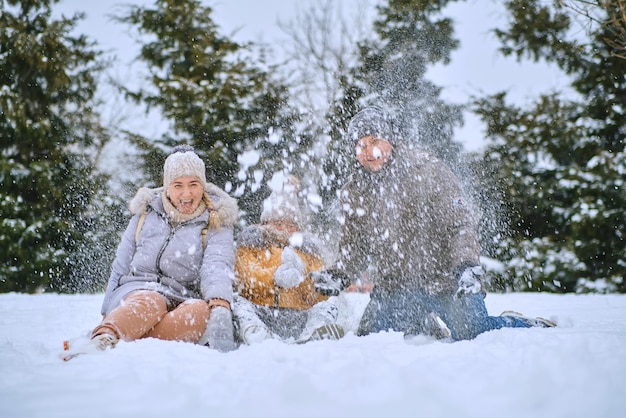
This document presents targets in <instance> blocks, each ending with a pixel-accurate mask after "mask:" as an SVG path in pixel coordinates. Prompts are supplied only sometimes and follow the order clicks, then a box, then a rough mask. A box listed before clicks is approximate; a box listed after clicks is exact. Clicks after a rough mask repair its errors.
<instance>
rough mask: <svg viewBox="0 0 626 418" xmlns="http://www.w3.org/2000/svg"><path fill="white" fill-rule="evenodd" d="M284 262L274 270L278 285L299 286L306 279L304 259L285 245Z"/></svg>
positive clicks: (286, 286)
mask: <svg viewBox="0 0 626 418" xmlns="http://www.w3.org/2000/svg"><path fill="white" fill-rule="evenodd" d="M281 260H282V262H283V263H282V264H281V265H280V266H278V268H277V269H276V271H275V272H274V283H276V286H279V287H282V288H285V289H288V288H290V287H294V286H298V285H299V284H300V283H302V281H303V280H304V270H305V266H304V261H302V259H301V258H300V257H299V256H298V254H296V252H295V251H294V250H293V248H291V247H285V248H284V249H283V254H282V256H281Z"/></svg>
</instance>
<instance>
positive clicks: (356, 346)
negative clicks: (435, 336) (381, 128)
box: [0, 294, 626, 418]
mask: <svg viewBox="0 0 626 418" xmlns="http://www.w3.org/2000/svg"><path fill="white" fill-rule="evenodd" d="M359 297H361V299H358V298H359ZM363 297H364V296H362V295H361V296H359V295H350V298H351V299H349V301H351V302H355V304H353V305H347V306H352V307H354V312H355V313H356V314H357V315H356V316H358V313H359V312H360V309H361V308H362V304H363V302H366V300H364V299H363ZM354 298H357V299H354ZM101 301H102V295H56V294H43V295H22V294H0V417H6V418H20V417H46V418H52V417H63V418H72V417H77V418H79V417H80V418H85V417H94V418H98V417H108V418H113V417H115V418H118V417H134V418H140V417H152V418H157V417H180V418H183V417H185V418H187V417H190V418H191V417H220V418H223V417H246V418H256V417H272V418H279V417H291V418H295V417H346V418H347V417H350V418H352V417H359V418H361V417H376V418H380V417H430V418H432V417H451V418H452V417H454V418H462V417H476V418H490V417H493V418H502V417H508V418H516V417H532V418H543V417H546V418H548V417H549V418H558V417H563V418H565V417H567V418H575V417H581V418H587V417H593V418H603V417H607V418H608V417H611V418H612V417H615V418H618V417H623V416H626V396H625V395H626V295H584V296H583V295H549V294H506V295H498V294H490V295H489V296H488V297H487V306H488V308H489V311H490V312H491V313H492V314H499V313H500V312H501V311H502V310H505V309H514V310H517V311H521V312H523V313H525V314H527V315H533V316H546V317H549V318H552V319H556V320H557V321H558V322H559V324H560V326H559V327H558V328H556V329H507V330H499V331H494V332H489V333H485V334H482V335H480V336H479V337H478V338H476V339H475V340H473V341H464V342H456V343H442V342H437V341H433V340H429V339H425V338H416V339H413V340H410V341H406V340H404V338H403V337H402V335H400V334H398V333H380V334H376V335H371V336H368V337H356V336H354V335H353V334H349V335H347V336H346V337H345V338H344V339H343V340H340V341H320V342H313V343H309V344H306V345H287V344H284V343H280V342H276V341H267V342H264V343H262V344H260V345H256V346H252V347H241V348H240V349H238V350H237V351H234V352H231V353H226V354H223V353H219V352H215V351H212V350H209V349H207V348H205V347H201V346H195V345H192V344H185V343H176V342H166V341H158V340H153V339H150V340H140V341H136V342H131V343H125V342H121V343H120V344H119V345H118V347H117V348H115V349H114V350H112V351H109V352H106V353H100V354H94V355H86V356H82V357H79V358H76V359H74V360H72V361H70V362H63V361H60V360H59V358H58V357H57V356H58V354H59V352H60V349H61V345H62V341H63V340H64V339H66V338H68V337H73V336H76V335H79V334H81V333H83V332H87V331H88V330H89V329H90V328H92V327H93V326H94V325H95V324H96V323H97V322H98V321H99V319H100V318H99V308H100V303H101ZM355 306H356V307H355ZM346 312H347V313H346ZM342 318H343V320H344V323H345V324H346V326H348V327H351V326H354V324H355V323H356V319H355V315H351V314H350V312H349V311H344V314H343V316H342Z"/></svg>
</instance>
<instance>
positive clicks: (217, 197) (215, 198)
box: [128, 182, 239, 227]
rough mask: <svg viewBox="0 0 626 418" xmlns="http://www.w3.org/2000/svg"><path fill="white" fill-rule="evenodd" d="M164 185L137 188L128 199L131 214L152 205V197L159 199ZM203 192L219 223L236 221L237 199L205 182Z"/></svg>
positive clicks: (226, 225)
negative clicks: (207, 197)
mask: <svg viewBox="0 0 626 418" xmlns="http://www.w3.org/2000/svg"><path fill="white" fill-rule="evenodd" d="M163 190H164V187H157V188H148V187H142V188H140V189H139V190H137V193H136V194H135V196H134V197H133V198H132V199H131V200H130V203H129V205H128V207H129V209H130V212H131V213H132V214H133V215H138V214H141V213H143V212H145V211H146V210H147V209H148V207H154V204H153V203H152V202H153V201H154V199H157V198H158V199H160V198H161V194H162V193H163ZM204 191H205V193H206V194H207V195H208V196H209V198H210V199H211V201H212V202H213V210H214V211H215V213H217V216H218V219H219V223H220V225H222V226H225V227H232V226H234V225H235V223H236V222H237V216H238V212H239V207H238V206H237V200H236V199H234V198H232V197H231V196H229V195H228V193H226V192H225V191H223V190H222V189H220V188H219V187H217V186H216V185H214V184H213V183H208V182H207V183H206V187H205V189H204Z"/></svg>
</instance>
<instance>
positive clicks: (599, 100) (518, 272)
mask: <svg viewBox="0 0 626 418" xmlns="http://www.w3.org/2000/svg"><path fill="white" fill-rule="evenodd" d="M563 3H564V2H554V3H553V4H548V3H546V2H544V1H538V0H514V1H512V0H511V1H507V2H506V7H507V9H508V11H509V15H510V21H509V26H508V27H507V28H506V29H504V30H498V31H496V34H497V36H498V37H499V39H500V41H501V42H502V47H501V51H502V53H503V54H505V55H513V56H515V57H517V58H518V59H519V60H521V59H524V58H528V59H531V60H534V61H539V60H543V61H545V62H548V63H552V64H555V65H557V66H558V67H559V68H560V69H561V70H563V72H564V73H565V74H567V75H568V76H569V78H570V79H571V88H572V90H573V91H574V92H575V94H565V93H564V92H555V93H550V94H545V95H542V96H540V97H538V98H537V99H536V100H535V101H534V103H532V104H530V105H528V106H526V107H521V106H515V105H512V104H510V103H507V101H506V94H505V93H499V94H495V95H492V96H490V97H485V98H482V99H480V100H477V101H476V110H477V112H478V113H479V114H480V115H481V117H482V118H483V120H484V121H485V122H486V123H487V125H488V134H489V138H490V145H489V148H488V150H487V152H486V158H487V159H488V160H490V161H492V162H497V164H498V166H499V170H498V173H497V176H498V179H499V181H501V182H502V183H503V184H505V185H506V192H507V198H506V200H507V201H508V203H509V204H510V206H511V209H512V213H513V214H514V215H513V218H512V219H511V225H512V227H513V228H514V231H515V234H514V235H513V236H512V237H511V238H510V239H508V240H504V241H503V242H502V243H501V247H502V254H503V256H505V259H506V261H507V262H506V267H507V269H506V270H507V271H506V274H509V275H511V276H512V277H513V278H514V280H513V282H512V283H510V284H511V286H512V287H513V288H514V289H532V290H549V291H556V292H572V291H576V292H585V291H615V290H617V291H620V292H624V291H626V284H625V283H624V277H625V276H626V245H625V241H624V233H623V231H624V230H625V228H626V212H625V211H624V208H625V207H626V194H625V193H624V180H625V179H626V177H625V176H626V160H625V158H624V157H625V154H624V134H625V132H626V117H625V108H624V103H626V76H625V75H626V60H625V59H623V58H621V57H620V56H619V54H616V53H615V46H614V45H612V44H611V43H610V42H609V43H607V42H606V40H607V39H615V37H614V34H615V33H616V31H619V30H620V28H619V27H616V26H615V25H617V24H619V22H618V23H616V21H615V19H614V16H616V15H619V13H620V10H619V9H618V4H617V3H616V2H604V1H603V2H585V4H586V5H587V7H588V8H587V10H588V12H589V13H590V16H593V17H594V19H593V20H591V21H589V24H590V25H589V30H588V31H587V32H585V31H581V30H579V29H580V28H579V27H577V26H576V25H575V22H576V20H575V19H573V17H574V12H573V11H572V9H570V8H568V7H564V4H563ZM570 3H571V2H570ZM578 17H580V16H578ZM621 25H623V22H622V23H621ZM585 35H586V36H585Z"/></svg>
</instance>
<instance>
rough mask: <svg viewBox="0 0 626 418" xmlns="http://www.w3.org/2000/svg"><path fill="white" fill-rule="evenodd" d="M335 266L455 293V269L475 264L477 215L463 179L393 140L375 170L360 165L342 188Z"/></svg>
mask: <svg viewBox="0 0 626 418" xmlns="http://www.w3.org/2000/svg"><path fill="white" fill-rule="evenodd" d="M339 208H340V211H341V217H342V219H341V221H343V227H342V234H341V235H342V237H341V239H340V243H339V254H338V259H337V268H338V269H340V270H343V271H344V272H345V273H347V274H348V275H349V276H350V277H351V278H354V279H356V278H358V277H360V275H361V273H362V272H363V271H365V270H366V269H368V268H369V270H368V272H369V273H370V276H373V277H371V279H372V281H373V282H374V285H375V286H377V287H379V288H381V289H384V290H387V291H397V290H403V289H406V290H411V289H412V290H423V291H426V292H428V293H431V294H442V293H443V294H454V292H456V290H457V288H458V279H459V274H460V272H461V271H462V270H463V269H464V268H465V267H468V266H476V265H479V255H480V246H479V242H478V231H477V222H476V219H475V218H474V215H473V214H472V211H471V210H470V206H469V203H468V202H467V201H466V200H465V198H464V195H463V190H462V188H461V185H460V183H459V181H458V179H457V178H456V176H455V175H454V174H453V172H452V171H451V170H450V168H448V167H447V166H446V165H445V164H444V163H443V162H442V161H440V160H438V159H437V158H435V157H433V156H431V155H430V154H428V153H427V152H424V151H421V150H416V149H408V148H407V147H405V146H402V144H400V145H398V146H396V147H394V150H393V157H392V159H391V160H390V162H389V163H388V164H387V165H386V166H385V167H384V168H383V169H382V170H381V171H380V172H376V173H373V172H370V171H368V170H366V169H364V168H360V169H359V170H358V171H357V172H355V173H354V174H353V176H352V178H351V179H350V181H349V182H348V183H347V184H346V185H345V186H344V188H343V189H342V190H341V193H340V205H339Z"/></svg>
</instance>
